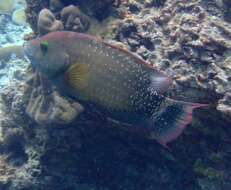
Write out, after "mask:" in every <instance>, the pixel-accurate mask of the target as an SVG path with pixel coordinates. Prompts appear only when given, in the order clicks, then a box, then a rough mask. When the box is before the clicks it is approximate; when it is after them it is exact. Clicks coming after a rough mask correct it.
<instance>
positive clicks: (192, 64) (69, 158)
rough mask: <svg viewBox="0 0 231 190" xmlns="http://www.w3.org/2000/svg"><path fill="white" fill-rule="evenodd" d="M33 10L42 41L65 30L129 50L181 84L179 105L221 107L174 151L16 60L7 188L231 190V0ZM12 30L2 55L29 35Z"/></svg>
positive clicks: (203, 117)
mask: <svg viewBox="0 0 231 190" xmlns="http://www.w3.org/2000/svg"><path fill="white" fill-rule="evenodd" d="M27 5H28V7H27V19H28V22H29V23H30V24H31V27H32V28H33V30H34V32H35V35H43V34H44V33H48V32H51V31H56V30H63V29H65V30H72V31H79V32H86V33H90V34H94V35H97V36H100V37H102V38H104V39H105V40H107V41H110V42H111V43H118V42H119V44H120V45H121V44H123V46H124V47H126V48H128V49H130V50H131V51H132V52H135V53H137V54H138V55H140V56H141V57H143V58H144V59H146V60H148V61H150V62H152V63H153V65H155V66H156V67H158V68H159V69H161V70H164V71H165V72H167V73H168V74H169V75H170V76H172V78H173V79H174V84H173V86H172V87H171V89H169V90H168V92H167V95H168V96H169V97H172V98H174V99H180V100H184V101H190V102H202V103H209V104H210V105H211V106H210V108H208V109H205V110H197V111H195V112H194V119H193V122H192V124H191V125H189V126H188V127H187V129H186V130H185V132H184V134H183V135H182V136H181V137H180V138H178V139H177V140H176V141H174V142H172V143H171V144H170V149H171V151H170V152H169V151H168V150H166V149H164V148H163V147H161V146H160V145H159V144H157V143H156V142H154V141H150V140H147V139H145V138H143V137H140V136H138V135H136V134H131V133H129V132H127V131H123V130H120V129H118V128H117V126H118V125H120V123H114V122H111V121H105V120H103V119H101V114H100V113H98V112H97V111H94V109H92V110H91V111H87V110H85V108H84V107H83V106H82V105H80V104H79V103H78V102H75V101H73V100H71V99H68V98H66V97H63V96H62V95H60V94H59V92H57V91H56V89H55V88H54V87H53V86H51V85H50V84H49V82H47V81H44V80H43V79H42V78H41V76H40V74H39V73H37V72H36V71H35V70H34V69H32V68H30V67H28V65H29V64H28V62H27V60H26V59H19V58H16V57H15V56H14V55H13V56H12V57H11V58H10V59H7V60H1V66H0V67H1V69H0V77H1V78H0V81H1V82H0V87H1V102H0V103H1V110H0V114H1V119H0V141H1V143H0V189H3V190H30V189H33V190H54V189H57V190H140V189H143V190H185V189H189V190H229V189H231V163H230V160H231V91H230V89H231V23H230V21H231V14H230V8H229V7H231V6H230V2H229V1H227V0H214V1H212V0H210V1H209V0H201V1H199V0H166V1H165V0H133V1H132V0H131V1H128V2H127V1H112V0H100V1H92V0H87V1H79V0H75V1H74V0H73V1H66V0H63V1H58V0H56V1H55V0H53V1H52V0H50V1H42V0H36V1H32V0H27ZM70 5H74V7H73V6H71V7H70ZM43 8H46V10H45V11H44V10H43V12H40V11H41V10H42V9H43ZM65 8H66V9H65ZM39 12H40V13H39ZM102 12H103V13H104V14H101V13H102ZM47 18H48V20H47ZM6 19H7V18H6ZM37 20H38V21H39V22H37ZM6 23H7V24H8V25H9V27H10V29H9V28H8V27H4V28H1V31H2V32H3V34H4V35H1V36H0V39H1V42H2V44H1V46H5V45H7V44H8V43H15V42H19V41H20V42H22V39H23V37H22V34H24V32H25V33H26V32H27V31H29V29H28V28H27V27H25V26H18V27H16V26H15V25H14V24H12V23H11V22H10V21H9V22H6ZM37 23H38V24H37ZM10 31H12V32H10ZM18 34H20V35H18ZM6 36H8V37H6ZM2 38H4V39H3V40H2Z"/></svg>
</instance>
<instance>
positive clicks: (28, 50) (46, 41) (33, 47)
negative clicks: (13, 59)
mask: <svg viewBox="0 0 231 190" xmlns="http://www.w3.org/2000/svg"><path fill="white" fill-rule="evenodd" d="M65 49H66V48H65V47H64V42H63V41H62V40H60V39H53V38H48V37H41V38H38V39H34V40H30V41H28V42H26V43H25V44H24V46H23V50H24V53H25V55H26V56H27V57H28V58H29V60H30V62H31V64H32V66H33V67H35V68H36V69H37V70H38V71H40V72H41V73H42V74H44V75H46V76H47V77H50V78H53V77H56V76H57V75H58V74H60V73H62V72H64V71H65V70H66V69H67V67H68V63H69V56H68V54H67V52H66V51H65Z"/></svg>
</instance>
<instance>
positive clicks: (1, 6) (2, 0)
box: [0, 0, 15, 14]
mask: <svg viewBox="0 0 231 190" xmlns="http://www.w3.org/2000/svg"><path fill="white" fill-rule="evenodd" d="M14 3H15V1H14V0H7V1H6V0H0V13H1V14H11V13H12V12H13V10H14Z"/></svg>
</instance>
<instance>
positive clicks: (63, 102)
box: [25, 72, 84, 125]
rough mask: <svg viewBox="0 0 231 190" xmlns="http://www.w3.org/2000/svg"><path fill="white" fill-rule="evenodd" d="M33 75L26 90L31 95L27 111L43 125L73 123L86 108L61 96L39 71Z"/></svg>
mask: <svg viewBox="0 0 231 190" xmlns="http://www.w3.org/2000/svg"><path fill="white" fill-rule="evenodd" d="M31 75H32V76H30V77H29V80H28V81H27V82H28V88H27V90H26V92H25V94H28V95H29V98H27V99H28V100H29V101H28V104H27V108H26V113H27V114H28V115H29V116H30V117H31V118H33V119H34V120H35V121H36V122H37V123H39V124H43V125H47V124H53V125H57V124H66V123H71V122H72V121H73V120H74V119H76V118H77V117H78V116H79V114H80V113H82V112H83V110H84V108H83V107H82V106H81V105H80V104H78V103H77V102H73V101H71V100H69V101H68V99H67V98H66V99H65V98H64V97H61V96H60V95H59V94H58V93H57V92H56V91H55V90H54V88H52V86H51V85H50V84H49V82H48V81H47V79H46V78H43V77H42V76H40V75H39V74H38V73H37V72H35V73H33V74H31Z"/></svg>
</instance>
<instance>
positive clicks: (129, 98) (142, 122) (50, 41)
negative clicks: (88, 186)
mask: <svg viewBox="0 0 231 190" xmlns="http://www.w3.org/2000/svg"><path fill="white" fill-rule="evenodd" d="M23 49H24V53H25V55H26V56H27V57H28V59H29V60H30V62H31V64H32V66H33V67H34V68H35V69H37V70H38V71H39V72H40V73H41V74H42V75H44V76H46V77H47V78H48V80H50V82H51V83H52V84H54V85H55V86H56V87H57V89H58V90H59V91H60V92H62V93H64V94H65V95H67V96H69V97H72V98H74V99H75V100H77V101H79V102H81V103H82V104H83V105H86V107H87V105H94V106H95V107H96V108H99V110H100V111H101V112H102V113H103V114H104V115H105V117H108V118H112V119H114V120H116V121H120V122H123V123H126V124H128V126H129V128H131V131H132V129H134V131H137V132H138V133H140V134H145V136H146V137H147V138H149V139H153V140H156V141H157V142H158V143H160V144H161V145H163V146H164V147H166V148H167V147H168V145H167V144H168V143H169V142H171V141H173V140H175V139H176V138H177V137H179V136H180V135H181V134H182V132H183V131H184V129H185V128H186V126H188V124H190V123H191V121H192V114H193V110H194V109H196V108H202V107H207V106H208V105H207V104H200V103H190V102H184V101H177V100H173V99H171V98H168V97H166V96H165V92H166V91H167V89H168V88H169V86H171V84H172V79H171V77H169V76H168V75H166V74H165V73H164V72H162V71H160V70H158V69H156V68H155V67H154V66H151V64H150V63H149V62H146V61H145V60H143V59H142V58H141V57H140V56H138V55H136V54H134V53H132V52H130V51H129V50H127V49H125V48H122V47H119V46H116V45H112V44H110V43H107V42H105V41H104V40H101V39H99V38H96V37H94V36H91V35H88V34H83V33H76V32H70V31H57V32H51V33H49V34H47V35H44V36H41V37H39V38H36V39H33V40H31V41H28V42H26V43H25V44H24V46H23Z"/></svg>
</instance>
